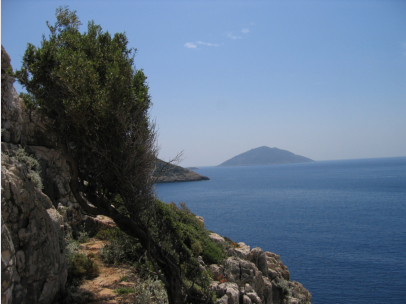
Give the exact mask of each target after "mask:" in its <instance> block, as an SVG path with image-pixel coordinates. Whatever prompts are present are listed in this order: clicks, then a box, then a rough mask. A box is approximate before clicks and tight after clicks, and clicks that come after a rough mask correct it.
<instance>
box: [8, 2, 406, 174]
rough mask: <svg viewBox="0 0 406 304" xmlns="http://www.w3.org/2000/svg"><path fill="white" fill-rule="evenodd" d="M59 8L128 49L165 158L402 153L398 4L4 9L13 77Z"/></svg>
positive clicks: (403, 32)
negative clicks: (118, 37)
mask: <svg viewBox="0 0 406 304" xmlns="http://www.w3.org/2000/svg"><path fill="white" fill-rule="evenodd" d="M66 5H68V6H69V8H70V9H71V10H76V12H77V15H78V16H79V18H80V20H81V22H82V23H83V25H82V26H81V28H80V30H81V31H86V29H87V22H88V21H90V20H94V22H95V23H96V24H100V25H101V26H102V28H103V30H104V31H108V32H109V33H111V34H114V33H116V32H125V33H126V35H127V37H128V40H129V46H130V47H134V48H136V49H137V54H136V57H135V64H136V66H135V68H136V69H143V70H144V72H145V74H146V75H147V77H148V84H149V87H150V95H151V99H152V102H153V106H152V109H151V111H150V116H151V119H153V120H155V121H156V125H157V127H158V134H159V137H158V144H159V147H160V153H159V157H160V158H161V159H163V160H169V159H171V158H173V157H175V156H176V155H177V154H178V153H180V152H183V161H182V162H181V163H180V164H179V165H181V166H184V167H190V166H197V167H199V166H216V165H219V164H220V163H222V162H224V161H226V160H228V159H230V158H232V157H234V156H236V155H238V154H241V153H243V152H246V151H248V150H250V149H254V148H257V147H260V146H268V147H271V148H273V147H277V148H279V149H284V150H288V151H290V152H293V153H295V154H298V155H302V156H305V157H308V158H311V159H314V160H317V161H320V160H338V159H357V158H376V157H397V156H406V1H390V0H385V1H383V0H379V1H373V0H368V1H360V0H349V1H346V0H339V1H334V0H331V1H305V0H302V1H289V0H285V1H271V0H268V1H255V0H252V1H222V0H217V1H214V0H212V1H211V0H205V1H193V0H189V1H170V0H168V1H163V0H162V1H154V0H150V1H136V0H127V1H123V0H115V1H103V0H97V1H96V0H88V1H86V0H81V1H68V0H66V1H59V0H48V1H45V0H36V1H32V0H29V1H24V0H2V1H1V43H2V45H3V46H4V48H5V49H6V51H7V52H8V54H9V55H10V57H11V64H12V66H13V68H15V69H16V68H17V69H18V68H20V66H21V59H22V56H23V54H24V51H25V49H26V47H27V43H32V44H34V45H36V46H40V42H41V39H42V35H43V34H45V35H46V36H47V35H48V33H49V30H48V28H47V27H46V21H47V20H48V21H49V22H50V23H51V24H53V23H54V22H55V21H56V18H55V10H56V8H58V7H59V6H66ZM15 87H16V89H17V91H18V92H20V91H21V90H22V88H21V86H20V85H18V83H15Z"/></svg>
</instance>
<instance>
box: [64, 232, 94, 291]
mask: <svg viewBox="0 0 406 304" xmlns="http://www.w3.org/2000/svg"><path fill="white" fill-rule="evenodd" d="M65 241H66V246H65V257H66V259H67V263H68V282H67V284H68V285H71V286H77V285H79V283H80V281H81V280H82V279H83V278H91V277H94V276H97V275H98V274H99V266H98V265H97V264H96V263H95V262H94V261H93V260H92V256H91V255H89V256H86V255H85V252H84V251H83V250H82V249H81V248H80V244H79V242H78V241H77V240H74V239H73V238H72V237H71V236H68V237H67V238H66V240H65Z"/></svg>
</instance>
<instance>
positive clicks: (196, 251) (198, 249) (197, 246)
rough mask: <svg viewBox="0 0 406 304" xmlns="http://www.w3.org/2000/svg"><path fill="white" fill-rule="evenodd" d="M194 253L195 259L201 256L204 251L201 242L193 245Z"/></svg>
mask: <svg viewBox="0 0 406 304" xmlns="http://www.w3.org/2000/svg"><path fill="white" fill-rule="evenodd" d="M192 251H193V255H194V256H195V257H197V256H199V255H200V253H201V252H202V251H203V248H202V244H201V243H200V241H195V242H194V243H193V244H192Z"/></svg>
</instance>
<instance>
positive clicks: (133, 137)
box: [16, 7, 209, 303]
mask: <svg viewBox="0 0 406 304" xmlns="http://www.w3.org/2000/svg"><path fill="white" fill-rule="evenodd" d="M56 18H57V21H56V23H55V25H50V24H49V23H48V22H47V25H48V28H49V30H50V34H49V36H48V37H45V36H43V39H42V41H41V45H40V47H35V46H34V45H32V44H28V47H27V49H26V52H25V54H24V57H23V61H22V62H23V66H22V68H21V70H19V71H17V72H16V77H17V78H18V80H19V81H20V83H21V84H22V85H23V86H24V87H25V88H26V90H27V93H25V94H22V97H23V98H24V100H25V102H26V104H27V105H28V106H30V108H31V109H33V110H34V111H36V112H38V113H40V114H41V115H42V117H43V119H42V121H43V123H44V125H45V127H46V130H47V131H48V132H50V133H51V134H53V135H54V137H55V138H56V139H57V143H56V145H57V148H58V149H60V150H61V151H62V153H63V154H64V155H65V157H66V159H67V163H68V164H69V166H70V169H71V180H70V188H71V191H72V193H73V195H74V197H75V199H76V201H77V202H78V203H79V204H80V206H81V207H82V208H83V209H84V210H85V211H86V212H87V213H88V214H91V215H105V216H108V217H110V218H112V219H113V220H114V221H115V223H116V224H117V226H118V227H119V228H120V229H121V230H122V231H124V232H125V233H126V234H128V235H130V236H132V237H134V238H137V239H138V240H139V242H140V243H141V245H142V247H143V248H144V249H145V250H146V253H147V256H148V258H149V260H150V262H151V264H152V266H153V269H154V272H155V273H156V274H157V275H158V276H159V278H160V279H161V280H162V282H163V283H164V285H165V288H166V290H167V293H168V299H169V302H170V303H183V302H186V301H187V302H207V301H209V298H208V296H207V295H205V294H204V293H200V294H196V293H194V294H193V295H192V294H191V292H190V288H189V287H188V285H187V284H186V283H185V280H184V277H185V275H186V272H187V273H189V274H191V273H192V274H193V276H194V277H199V278H202V271H201V270H200V268H199V264H198V263H197V261H196V260H195V259H194V258H193V256H192V255H193V254H192V252H191V250H190V249H189V248H187V246H185V244H184V243H183V242H182V240H181V237H180V235H179V231H178V230H177V229H176V223H174V222H173V221H171V220H168V217H167V215H166V213H165V210H166V209H165V208H162V205H161V204H162V203H159V202H157V201H156V200H155V198H154V196H153V184H154V177H153V174H152V173H153V171H154V167H155V163H156V157H157V145H156V133H155V127H154V124H153V123H152V122H151V120H150V118H149V116H148V111H149V108H150V106H151V100H150V96H149V94H148V85H147V83H146V76H145V75H144V73H143V71H142V70H136V69H135V67H134V54H135V51H136V50H135V49H131V48H129V47H128V41H127V38H126V35H125V34H123V33H116V34H115V35H114V36H111V35H110V34H109V33H108V32H103V31H102V28H101V27H100V26H99V25H96V24H94V22H93V21H91V22H89V23H88V27H87V32H84V33H81V32H80V31H79V26H80V25H81V23H80V21H79V19H78V17H77V15H76V12H72V11H70V10H69V9H68V8H66V7H65V8H59V9H57V12H56ZM193 283H194V282H193ZM203 285H204V284H203Z"/></svg>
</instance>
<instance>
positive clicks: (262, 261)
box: [248, 247, 268, 277]
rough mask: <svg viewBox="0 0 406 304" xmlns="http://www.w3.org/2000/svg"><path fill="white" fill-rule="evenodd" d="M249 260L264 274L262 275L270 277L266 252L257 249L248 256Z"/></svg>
mask: <svg viewBox="0 0 406 304" xmlns="http://www.w3.org/2000/svg"><path fill="white" fill-rule="evenodd" d="M248 260H249V261H251V262H253V263H254V264H255V266H257V268H258V269H259V270H260V271H261V272H262V275H264V276H266V277H267V276H268V265H267V260H266V255H265V252H264V251H263V250H262V249H261V248H259V247H255V248H254V249H252V250H251V252H250V254H249V255H248Z"/></svg>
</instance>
